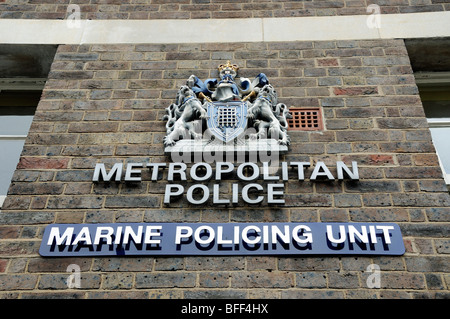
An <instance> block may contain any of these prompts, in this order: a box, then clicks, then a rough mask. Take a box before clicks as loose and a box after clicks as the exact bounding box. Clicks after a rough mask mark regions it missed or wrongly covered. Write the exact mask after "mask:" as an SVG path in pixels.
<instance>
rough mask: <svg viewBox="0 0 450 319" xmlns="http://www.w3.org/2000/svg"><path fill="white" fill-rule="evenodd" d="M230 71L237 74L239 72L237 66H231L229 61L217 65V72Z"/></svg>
mask: <svg viewBox="0 0 450 319" xmlns="http://www.w3.org/2000/svg"><path fill="white" fill-rule="evenodd" d="M231 69H233V70H234V71H235V72H237V71H238V70H239V67H238V65H237V64H231V62H230V60H228V61H227V63H226V64H221V65H219V72H220V71H222V70H231Z"/></svg>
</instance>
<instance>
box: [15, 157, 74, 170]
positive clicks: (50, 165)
mask: <svg viewBox="0 0 450 319" xmlns="http://www.w3.org/2000/svg"><path fill="white" fill-rule="evenodd" d="M68 164H69V158H49V157H22V158H21V159H20V161H19V164H17V168H18V169H61V168H67V166H68Z"/></svg>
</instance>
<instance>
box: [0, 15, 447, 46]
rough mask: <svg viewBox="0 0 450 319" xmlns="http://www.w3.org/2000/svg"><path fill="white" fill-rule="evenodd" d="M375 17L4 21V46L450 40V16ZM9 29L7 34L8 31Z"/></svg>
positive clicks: (0, 22)
mask: <svg viewBox="0 0 450 319" xmlns="http://www.w3.org/2000/svg"><path fill="white" fill-rule="evenodd" d="M373 18H374V16H373V15H356V16H326V17H292V18H252V19H191V20H181V19H178V20H169V19H168V20H82V21H78V23H79V24H78V27H72V28H70V27H69V26H72V25H73V24H74V23H73V21H66V20H28V19H0V30H2V32H1V33H0V43H3V44H7V43H11V44H93V43H104V44H118V43H130V44H132V43H214V42H218V43H223V42H260V41H268V42H273V41H326V40H369V39H392V38H405V39H406V38H428V37H449V36H450V11H446V12H426V13H403V14H385V15H379V20H378V21H379V26H380V28H369V27H368V25H367V21H368V19H373ZM5 30H8V31H5Z"/></svg>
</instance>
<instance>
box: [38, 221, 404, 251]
mask: <svg viewBox="0 0 450 319" xmlns="http://www.w3.org/2000/svg"><path fill="white" fill-rule="evenodd" d="M211 230H212V232H214V239H212V240H211V234H212V233H211ZM97 232H98V233H97ZM236 233H238V235H236ZM117 234H119V237H117V236H116V235H117ZM274 234H275V235H274ZM342 234H344V236H343V235H342ZM97 235H98V236H97ZM344 237H345V238H344ZM117 238H119V239H117ZM68 240H69V241H70V244H72V243H76V246H75V245H67V241H68ZM108 241H109V243H108ZM136 241H137V242H138V244H136ZM364 242H366V243H364ZM81 243H83V245H80V244H81ZM86 243H88V244H89V243H90V245H85V244H86ZM58 244H59V245H58ZM404 253H405V246H404V243H403V238H402V234H401V231H400V227H399V226H398V225H397V224H395V223H109V224H51V225H48V226H47V227H46V228H45V231H44V235H43V239H42V242H41V247H40V249H39V254H40V255H41V256H43V257H81V256H117V257H120V256H180V255H181V256H247V255H261V256H262V255H272V256H276V255H279V256H283V255H294V256H295V255H397V256H399V255H403V254H404Z"/></svg>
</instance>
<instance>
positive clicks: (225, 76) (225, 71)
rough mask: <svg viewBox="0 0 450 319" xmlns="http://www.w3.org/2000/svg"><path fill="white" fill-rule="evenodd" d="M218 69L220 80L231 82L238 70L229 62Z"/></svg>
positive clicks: (237, 67) (236, 66) (235, 65)
mask: <svg viewBox="0 0 450 319" xmlns="http://www.w3.org/2000/svg"><path fill="white" fill-rule="evenodd" d="M218 69H219V74H220V78H221V79H222V80H229V81H231V82H233V81H234V78H235V77H236V75H237V72H238V70H239V66H238V65H237V64H231V62H230V60H228V61H227V63H226V64H221V65H219V67H218Z"/></svg>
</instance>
